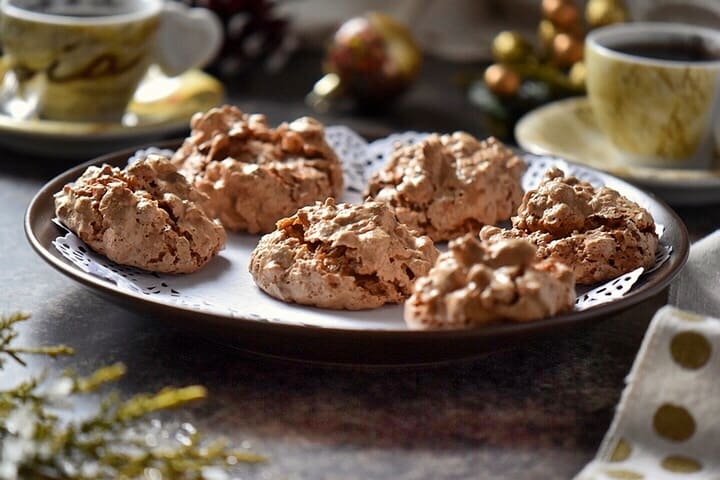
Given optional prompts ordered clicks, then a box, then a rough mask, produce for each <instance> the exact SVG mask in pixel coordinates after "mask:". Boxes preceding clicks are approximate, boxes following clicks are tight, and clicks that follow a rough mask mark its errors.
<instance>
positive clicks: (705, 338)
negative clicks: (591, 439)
mask: <svg viewBox="0 0 720 480" xmlns="http://www.w3.org/2000/svg"><path fill="white" fill-rule="evenodd" d="M669 299H670V303H671V304H673V305H676V306H677V307H679V308H676V307H673V306H666V307H663V308H662V309H660V310H659V311H658V312H657V313H656V314H655V317H654V318H653V320H652V322H651V323H650V326H649V328H648V331H647V333H646V335H645V339H644V340H643V343H642V346H641V347H640V351H639V352H638V355H637V358H636V359H635V363H634V364H633V367H632V370H631V371H630V374H629V375H628V378H627V380H626V382H627V386H626V387H625V390H624V391H623V394H622V398H621V400H620V404H619V405H618V407H617V411H616V414H615V418H614V420H613V422H612V424H611V425H610V429H609V430H608V432H607V434H606V435H605V438H604V440H603V442H602V444H601V446H600V449H599V451H598V453H597V456H596V457H595V460H593V461H592V462H591V463H589V464H588V465H587V466H586V467H585V468H584V469H583V470H582V471H581V472H580V473H579V474H578V475H577V477H575V478H576V480H613V479H631V480H633V479H637V480H640V479H648V480H678V479H682V478H691V479H695V480H720V319H719V318H720V231H717V232H715V233H713V234H712V235H710V236H708V237H706V238H705V239H703V240H701V241H699V242H698V243H696V244H695V245H694V246H693V247H692V248H691V251H690V257H689V259H688V263H687V265H686V266H685V268H684V269H683V271H682V272H681V273H680V275H679V276H678V278H677V279H676V280H675V281H674V282H673V285H672V287H671V289H670V297H669ZM680 308H682V309H683V310H681V309H680ZM691 311H695V312H702V313H703V314H706V315H708V316H704V315H700V314H696V313H690V312H691ZM712 316H714V317H718V318H712Z"/></svg>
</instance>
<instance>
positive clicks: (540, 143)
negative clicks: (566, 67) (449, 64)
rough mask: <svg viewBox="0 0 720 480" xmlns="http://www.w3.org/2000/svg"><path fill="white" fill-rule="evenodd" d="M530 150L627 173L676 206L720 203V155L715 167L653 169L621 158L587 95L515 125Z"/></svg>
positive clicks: (519, 138)
mask: <svg viewBox="0 0 720 480" xmlns="http://www.w3.org/2000/svg"><path fill="white" fill-rule="evenodd" d="M515 138H516V140H517V142H518V144H519V145H520V146H521V147H522V148H523V149H525V150H527V151H529V152H532V153H535V154H539V155H554V156H558V157H562V158H566V159H568V160H572V161H573V162H576V163H581V164H584V165H588V166H591V167H594V168H597V169H599V170H603V171H605V172H608V173H611V174H613V175H616V176H618V177H622V178H624V179H626V180H628V181H630V182H632V183H635V184H636V185H639V186H640V187H643V188H645V189H647V190H650V191H651V192H653V193H655V194H657V195H658V196H659V197H661V198H663V199H664V200H665V201H667V202H668V203H670V204H672V205H703V204H708V203H715V202H720V158H716V159H715V160H714V163H713V165H712V168H711V169H710V170H682V169H669V168H649V167H637V166H632V165H628V164H626V163H623V162H622V158H621V155H620V153H619V152H618V151H617V149H615V147H614V146H613V145H612V144H611V143H610V141H609V140H608V139H607V137H605V135H604V134H603V133H602V132H601V131H600V129H599V127H598V126H597V124H596V123H595V119H594V117H593V114H592V110H591V107H590V103H589V102H588V100H587V98H586V97H575V98H569V99H566V100H560V101H558V102H553V103H550V104H548V105H545V106H543V107H540V108H538V109H536V110H533V111H532V112H529V113H528V114H526V115H525V116H524V117H523V118H521V119H520V121H519V122H518V123H517V125H516V126H515Z"/></svg>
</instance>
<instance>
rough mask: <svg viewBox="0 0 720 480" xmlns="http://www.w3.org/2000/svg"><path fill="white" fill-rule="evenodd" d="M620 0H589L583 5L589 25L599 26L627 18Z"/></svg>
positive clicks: (619, 21) (620, 21)
mask: <svg viewBox="0 0 720 480" xmlns="http://www.w3.org/2000/svg"><path fill="white" fill-rule="evenodd" d="M628 17H629V15H628V12H627V9H626V7H625V4H624V2H622V0H590V1H589V2H588V3H587V5H586V6H585V20H586V21H587V23H588V25H590V26H591V27H601V26H603V25H610V24H612V23H622V22H625V21H627V20H628Z"/></svg>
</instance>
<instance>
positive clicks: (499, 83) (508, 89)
mask: <svg viewBox="0 0 720 480" xmlns="http://www.w3.org/2000/svg"><path fill="white" fill-rule="evenodd" d="M485 85H487V87H488V89H489V90H490V91H491V92H492V93H494V94H495V95H498V96H500V97H510V96H513V95H515V94H516V93H517V91H518V88H520V76H519V75H518V74H517V73H515V72H513V71H512V70H511V69H510V68H508V67H507V66H505V65H498V64H495V65H490V66H489V67H488V68H487V69H486V70H485Z"/></svg>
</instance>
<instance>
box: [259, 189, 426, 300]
mask: <svg viewBox="0 0 720 480" xmlns="http://www.w3.org/2000/svg"><path fill="white" fill-rule="evenodd" d="M438 254H439V252H438V250H437V249H436V248H435V246H434V245H433V242H432V240H431V239H430V238H428V237H426V236H416V235H415V234H414V233H413V232H411V231H410V230H409V229H408V227H406V226H405V225H403V224H401V223H400V222H399V221H398V219H397V217H395V215H394V214H393V212H392V210H390V209H389V208H388V207H387V206H386V205H385V204H384V203H381V202H365V203H363V204H361V205H349V204H345V203H338V204H336V203H335V201H334V200H333V199H332V198H329V199H327V200H326V201H325V203H320V202H318V203H316V204H315V205H314V206H310V207H304V208H301V209H300V210H298V211H297V213H296V214H295V215H293V216H291V217H289V218H284V219H282V220H280V221H279V222H278V223H277V229H276V230H275V231H274V232H272V233H270V234H267V235H265V236H264V237H262V239H261V240H260V243H258V246H257V247H256V248H255V250H254V251H253V253H252V255H251V257H250V273H251V274H252V277H253V279H254V280H255V283H256V284H257V285H258V287H260V288H261V289H262V290H263V291H265V292H266V293H268V294H269V295H271V296H273V297H275V298H278V299H280V300H282V301H285V302H294V303H300V304H304V305H315V306H318V307H324V308H333V309H347V310H361V309H368V308H377V307H380V306H382V305H384V304H386V303H400V302H402V301H403V300H405V299H406V298H407V297H408V296H409V295H410V288H411V286H412V284H413V282H414V281H415V279H416V278H418V277H420V276H422V275H425V274H426V273H427V272H428V271H429V270H430V267H431V266H432V264H433V262H434V261H435V259H436V258H437V256H438Z"/></svg>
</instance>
